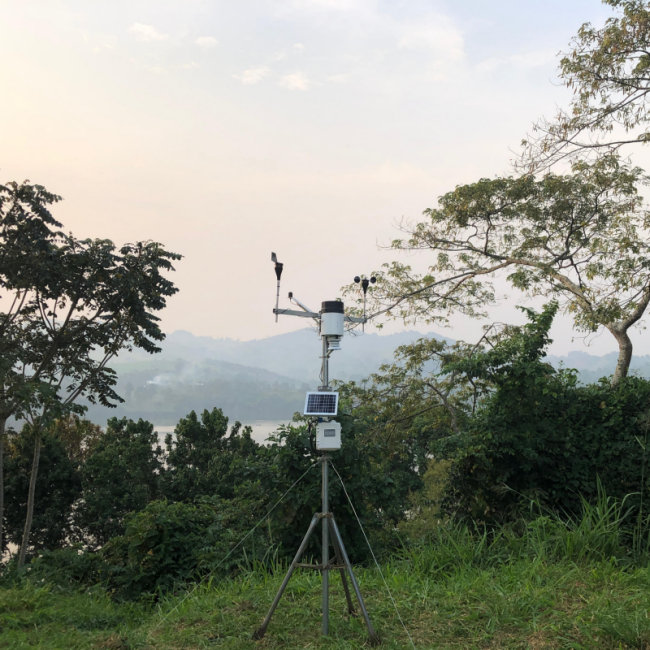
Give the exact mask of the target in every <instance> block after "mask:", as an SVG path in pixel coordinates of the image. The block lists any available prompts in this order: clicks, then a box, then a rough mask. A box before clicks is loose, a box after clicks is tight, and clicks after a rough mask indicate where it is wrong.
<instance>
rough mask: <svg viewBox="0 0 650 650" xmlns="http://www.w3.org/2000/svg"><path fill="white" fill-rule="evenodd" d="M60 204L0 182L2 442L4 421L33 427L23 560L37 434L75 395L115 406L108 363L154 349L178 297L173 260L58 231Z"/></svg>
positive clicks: (154, 251)
mask: <svg viewBox="0 0 650 650" xmlns="http://www.w3.org/2000/svg"><path fill="white" fill-rule="evenodd" d="M59 200H60V197H58V196H56V195H54V194H51V193H49V192H47V191H46V190H45V188H43V187H42V186H39V185H32V184H30V183H28V182H25V183H23V184H21V185H18V184H16V183H9V184H7V185H6V186H0V288H1V289H2V297H3V300H5V301H6V302H5V304H6V306H7V308H6V309H5V310H4V311H3V312H2V313H0V359H2V361H1V365H0V437H1V438H4V428H5V425H6V421H7V419H8V418H9V417H10V416H14V417H17V418H23V419H28V420H29V421H30V422H31V423H32V427H33V431H34V454H33V461H32V470H31V476H30V483H29V492H28V498H27V512H26V517H25V528H24V533H23V539H22V543H21V548H20V556H19V563H21V564H22V562H24V558H25V553H26V552H27V547H28V545H29V536H30V530H31V519H32V515H33V509H34V493H35V486H36V478H37V475H38V464H39V459H40V452H41V432H42V431H43V430H44V428H46V427H47V426H48V424H49V423H50V422H51V421H52V420H54V419H55V418H56V417H59V416H61V415H63V414H65V413H66V412H69V411H71V410H80V407H78V406H76V403H77V401H78V400H79V398H81V397H86V398H87V399H88V400H89V401H90V402H95V401H99V402H100V403H101V404H103V405H106V406H110V405H114V404H115V402H117V401H119V400H120V397H119V396H118V395H117V393H116V392H115V390H114V386H115V383H116V376H115V372H114V371H113V370H112V369H111V368H110V367H109V365H108V363H109V362H110V361H111V359H113V358H114V357H115V355H116V354H117V353H118V352H120V351H121V350H125V349H132V348H133V347H139V348H142V349H144V350H146V351H147V352H150V353H153V352H157V351H159V347H158V346H157V341H160V340H162V339H163V338H164V335H163V333H162V332H161V330H160V327H159V325H158V320H159V319H158V317H157V316H156V315H155V313H154V312H156V311H159V310H161V309H162V308H163V307H164V306H165V304H166V298H167V297H168V296H171V295H173V294H174V293H175V292H176V288H175V287H174V285H173V283H172V282H171V281H170V280H168V279H167V278H166V277H165V276H164V274H165V272H168V271H171V270H173V266H172V261H174V260H178V259H180V256H179V255H177V254H175V253H170V252H168V251H166V250H165V249H164V248H163V247H162V246H161V245H160V244H158V243H156V242H138V243H135V244H125V245H124V246H122V247H121V248H119V249H117V248H116V247H115V245H114V244H113V242H111V241H110V240H101V239H94V240H92V239H85V240H79V239H76V238H75V237H74V236H72V235H67V234H64V233H63V232H61V231H60V230H58V229H59V228H60V227H61V224H60V223H59V222H57V221H56V220H55V219H54V218H53V217H52V215H51V213H50V211H49V206H50V205H52V204H53V203H56V202H57V201H59ZM1 447H2V445H1V444H0V448H1ZM0 465H1V464H0ZM0 492H1V490H0Z"/></svg>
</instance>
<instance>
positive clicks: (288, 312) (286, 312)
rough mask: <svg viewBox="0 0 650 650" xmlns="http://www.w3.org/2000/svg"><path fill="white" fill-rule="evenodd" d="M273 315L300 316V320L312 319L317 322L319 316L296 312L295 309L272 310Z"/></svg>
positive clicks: (309, 312)
mask: <svg viewBox="0 0 650 650" xmlns="http://www.w3.org/2000/svg"><path fill="white" fill-rule="evenodd" d="M273 313H274V314H275V315H276V316H278V314H279V315H281V316H300V318H313V319H315V320H318V319H319V318H320V316H319V315H318V314H315V313H314V312H312V311H298V310H297V309H274V310H273Z"/></svg>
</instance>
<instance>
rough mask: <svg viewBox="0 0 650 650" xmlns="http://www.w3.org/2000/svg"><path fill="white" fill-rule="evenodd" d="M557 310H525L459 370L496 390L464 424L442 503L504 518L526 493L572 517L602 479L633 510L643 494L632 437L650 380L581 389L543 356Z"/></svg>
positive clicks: (640, 424)
mask: <svg viewBox="0 0 650 650" xmlns="http://www.w3.org/2000/svg"><path fill="white" fill-rule="evenodd" d="M554 311H555V307H554V306H551V307H548V308H546V309H545V310H544V311H543V312H542V313H541V314H535V313H534V312H532V311H529V317H530V319H531V322H530V323H529V324H528V325H526V326H524V327H523V328H521V329H513V330H512V334H511V336H510V338H509V339H506V340H505V341H503V342H502V343H501V344H499V345H497V346H496V347H495V348H494V349H492V350H489V351H487V352H484V353H482V354H477V355H475V356H474V357H472V358H471V359H470V360H468V361H466V362H460V363H461V365H463V368H464V369H465V370H466V371H467V372H470V373H471V374H473V375H475V376H477V377H483V378H486V377H489V378H490V379H491V380H492V381H493V382H494V384H495V386H496V390H495V391H494V393H493V394H492V395H490V396H489V397H488V398H487V399H486V400H485V402H484V403H483V405H482V407H481V409H480V411H479V412H478V413H477V416H476V417H475V418H474V420H473V421H472V423H471V425H470V426H469V427H468V432H467V435H466V436H465V439H464V443H463V446H462V448H461V450H460V452H459V454H458V456H457V457H456V458H455V459H454V463H453V466H452V469H451V474H450V484H449V490H448V493H447V496H446V507H447V510H448V511H449V512H453V513H455V514H457V515H461V516H464V517H469V518H472V519H475V520H481V521H487V522H493V523H494V522H503V521H507V520H511V519H512V518H513V517H515V516H517V514H518V513H519V512H520V508H521V505H522V503H524V502H525V501H526V500H536V501H539V502H540V503H542V504H543V505H544V506H545V507H548V508H551V509H552V510H556V511H560V512H564V513H567V514H568V515H573V514H576V513H578V512H580V509H581V506H582V503H583V500H586V501H587V502H589V503H595V502H596V501H597V499H598V494H599V492H598V490H599V487H598V486H599V483H598V481H599V480H600V482H601V484H602V487H603V488H604V489H605V491H606V492H607V494H609V495H610V496H611V497H614V498H617V499H622V498H624V497H626V495H629V496H627V504H628V505H629V506H630V507H631V508H633V509H634V510H635V511H636V512H637V513H640V512H641V509H642V503H643V501H644V500H647V498H648V496H649V489H650V484H649V483H648V479H647V471H646V470H645V461H643V462H639V461H640V459H643V458H644V454H645V451H643V450H642V448H641V446H640V442H639V441H640V440H642V439H643V436H646V435H647V431H645V429H644V427H645V426H646V421H647V412H648V408H649V406H650V382H649V381H647V380H643V379H640V378H636V377H629V378H626V379H625V380H623V381H621V382H620V383H619V384H618V385H617V386H616V387H610V386H609V385H608V384H606V383H604V382H602V383H600V384H595V385H589V386H579V385H577V383H576V380H575V374H574V373H573V372H569V371H554V370H553V369H552V368H551V367H550V366H549V365H548V364H545V363H544V362H543V361H542V360H541V357H542V355H543V351H544V347H545V345H546V344H547V343H548V336H547V332H548V328H549V327H550V323H551V320H552V316H553V313H554Z"/></svg>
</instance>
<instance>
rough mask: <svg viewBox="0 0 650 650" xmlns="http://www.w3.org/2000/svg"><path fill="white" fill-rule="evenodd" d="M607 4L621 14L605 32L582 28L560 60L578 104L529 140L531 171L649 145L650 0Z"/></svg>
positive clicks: (543, 124) (526, 143)
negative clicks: (592, 154)
mask: <svg viewBox="0 0 650 650" xmlns="http://www.w3.org/2000/svg"><path fill="white" fill-rule="evenodd" d="M603 1H604V2H605V3H606V4H608V5H610V6H611V7H614V8H615V9H616V10H618V11H619V15H617V16H614V17H610V18H608V19H607V21H606V22H605V25H604V26H603V27H602V28H600V29H598V28H596V27H594V26H593V25H591V24H590V23H585V24H583V25H582V27H580V29H579V31H578V34H577V36H576V37H575V38H574V39H573V41H572V49H571V50H570V51H569V52H567V53H566V54H565V55H564V56H563V57H562V59H561V61H560V78H561V79H562V80H563V81H564V84H565V85H566V86H567V87H568V88H570V89H571V90H573V100H572V102H571V104H570V105H569V107H568V109H566V110H561V111H560V112H559V113H558V114H557V116H556V117H555V119H554V120H551V121H548V120H541V121H540V122H538V123H537V124H536V125H535V128H534V132H533V134H532V136H531V137H529V138H528V140H525V141H524V154H523V156H522V161H521V164H522V166H523V167H524V168H526V169H530V168H531V167H532V168H534V169H544V168H548V167H550V166H551V165H553V164H554V163H556V162H557V161H559V160H562V159H563V158H570V157H572V156H575V155H578V156H584V155H585V154H586V153H588V152H590V151H596V152H598V151H599V150H603V149H604V150H608V151H610V152H611V151H612V150H618V149H620V148H621V147H623V146H624V145H628V144H638V143H646V142H648V141H650V132H649V131H648V127H647V124H648V92H649V91H650V51H649V50H648V43H650V8H649V7H648V3H647V1H646V0H603Z"/></svg>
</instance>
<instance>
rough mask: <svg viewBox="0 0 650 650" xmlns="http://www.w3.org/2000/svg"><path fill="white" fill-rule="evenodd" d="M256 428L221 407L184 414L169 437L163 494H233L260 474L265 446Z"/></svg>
mask: <svg viewBox="0 0 650 650" xmlns="http://www.w3.org/2000/svg"><path fill="white" fill-rule="evenodd" d="M251 432H252V429H251V428H250V427H243V428H242V426H241V423H240V422H235V424H233V425H232V426H231V427H230V431H228V418H227V417H226V416H225V415H224V414H223V411H222V410H221V409H219V408H213V409H212V410H211V411H208V410H207V409H206V410H204V411H203V413H202V414H201V417H200V418H199V417H198V416H197V414H196V413H195V412H194V411H192V412H191V413H190V414H189V415H188V416H187V417H185V418H182V419H181V420H180V422H179V423H178V424H177V425H176V428H175V429H174V435H173V436H172V435H171V434H167V437H166V438H165V447H166V459H165V461H166V462H165V470H164V472H163V475H162V489H163V494H164V496H165V497H167V498H168V499H170V500H173V501H194V500H195V499H197V498H199V497H201V496H213V495H218V496H220V497H222V498H227V499H229V498H232V497H233V496H234V494H235V489H236V486H237V485H238V484H240V483H243V482H246V481H250V480H252V481H254V480H255V479H256V478H257V476H258V463H257V462H256V460H257V457H258V455H259V454H260V453H263V450H262V449H260V445H258V444H257V443H256V442H255V441H254V440H253V439H252V437H251Z"/></svg>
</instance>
